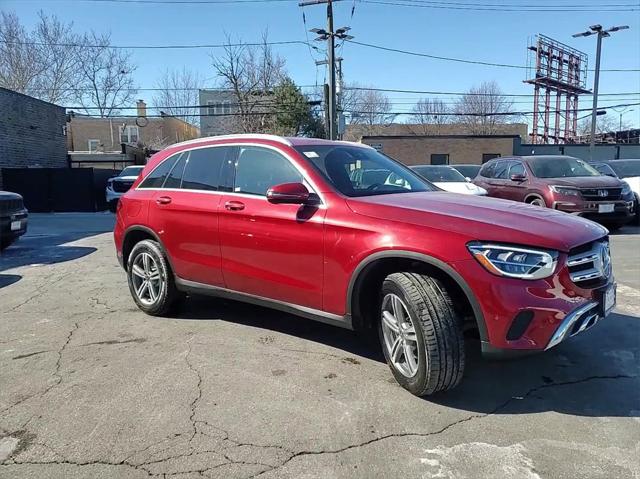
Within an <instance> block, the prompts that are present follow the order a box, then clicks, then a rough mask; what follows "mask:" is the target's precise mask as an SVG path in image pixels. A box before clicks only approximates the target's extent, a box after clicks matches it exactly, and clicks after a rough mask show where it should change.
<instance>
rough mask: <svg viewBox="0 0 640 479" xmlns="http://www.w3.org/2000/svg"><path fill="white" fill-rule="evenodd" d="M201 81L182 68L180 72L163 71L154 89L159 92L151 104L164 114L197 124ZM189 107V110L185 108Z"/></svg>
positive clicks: (194, 73)
mask: <svg viewBox="0 0 640 479" xmlns="http://www.w3.org/2000/svg"><path fill="white" fill-rule="evenodd" d="M201 83H202V79H201V77H200V75H199V74H198V73H197V72H193V71H191V70H188V69H187V68H186V67H183V68H182V70H178V69H175V70H168V69H167V70H165V71H164V72H163V73H162V76H161V77H160V79H159V80H158V81H157V82H156V87H157V88H159V89H160V90H159V91H158V92H157V93H156V94H155V95H154V96H153V103H154V104H155V105H157V106H159V107H162V108H161V110H162V111H164V112H165V113H167V114H169V115H171V116H175V117H176V118H180V119H181V120H184V121H186V122H188V123H193V124H196V123H197V122H198V113H199V111H200V109H199V108H198V106H197V105H198V102H199V101H200V99H199V95H198V88H199V87H200V84H201ZM185 107H189V108H185Z"/></svg>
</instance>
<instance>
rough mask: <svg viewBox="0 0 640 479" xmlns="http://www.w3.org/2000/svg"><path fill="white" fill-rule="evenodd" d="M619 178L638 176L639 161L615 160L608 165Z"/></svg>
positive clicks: (639, 173)
mask: <svg viewBox="0 0 640 479" xmlns="http://www.w3.org/2000/svg"><path fill="white" fill-rule="evenodd" d="M608 165H609V166H610V167H611V168H613V171H615V172H616V174H617V175H618V177H620V178H631V177H632V176H640V160H616V161H612V162H610V163H608Z"/></svg>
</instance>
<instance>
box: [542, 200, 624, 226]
mask: <svg viewBox="0 0 640 479" xmlns="http://www.w3.org/2000/svg"><path fill="white" fill-rule="evenodd" d="M608 205H613V210H612V211H606V212H605V211H603V208H602V207H603V206H604V207H605V208H606V207H607V206H608ZM635 207H636V206H635V203H634V201H633V200H616V201H583V200H576V201H571V200H559V201H554V202H553V203H552V208H553V209H556V210H558V211H564V212H565V213H570V214H574V215H578V216H582V217H584V218H587V219H591V220H595V221H612V222H622V223H624V222H626V221H631V219H632V218H633V216H634V214H635Z"/></svg>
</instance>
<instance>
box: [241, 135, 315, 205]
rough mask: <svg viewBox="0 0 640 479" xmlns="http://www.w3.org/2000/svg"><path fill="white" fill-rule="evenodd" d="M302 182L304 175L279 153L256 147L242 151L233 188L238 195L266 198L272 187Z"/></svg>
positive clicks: (248, 147) (249, 147)
mask: <svg viewBox="0 0 640 479" xmlns="http://www.w3.org/2000/svg"><path fill="white" fill-rule="evenodd" d="M302 182H303V178H302V175H301V174H300V173H299V172H298V170H296V169H295V167H294V166H293V165H292V164H291V163H290V162H289V160H287V159H286V158H285V157H284V156H282V155H280V154H279V153H276V152H275V151H272V150H268V149H266V148H260V147H254V146H247V147H243V148H241V149H240V154H239V156H238V161H237V164H236V179H235V183H234V188H233V191H235V192H236V193H249V194H253V195H262V196H264V195H266V194H267V190H268V189H269V188H271V187H272V186H275V185H279V184H281V183H302Z"/></svg>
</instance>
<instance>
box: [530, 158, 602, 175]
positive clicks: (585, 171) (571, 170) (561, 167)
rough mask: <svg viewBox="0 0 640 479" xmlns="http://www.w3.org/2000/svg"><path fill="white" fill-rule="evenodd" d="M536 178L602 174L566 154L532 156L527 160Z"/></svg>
mask: <svg viewBox="0 0 640 479" xmlns="http://www.w3.org/2000/svg"><path fill="white" fill-rule="evenodd" d="M529 165H530V166H531V171H533V174H534V175H535V176H537V177H538V178H573V177H576V176H602V173H600V172H599V171H598V170H596V169H595V168H593V167H592V166H589V165H588V164H587V163H585V162H584V161H582V160H579V159H577V158H571V157H568V156H555V157H550V158H534V159H533V160H531V161H530V162H529Z"/></svg>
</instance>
